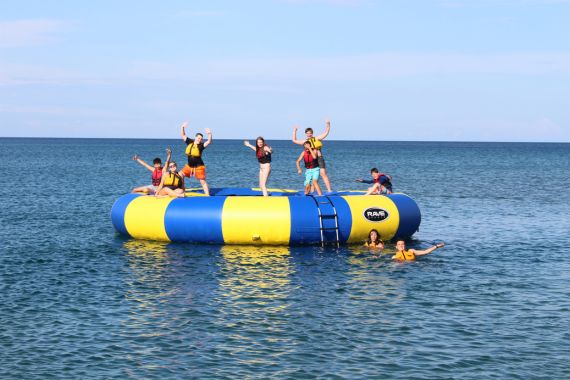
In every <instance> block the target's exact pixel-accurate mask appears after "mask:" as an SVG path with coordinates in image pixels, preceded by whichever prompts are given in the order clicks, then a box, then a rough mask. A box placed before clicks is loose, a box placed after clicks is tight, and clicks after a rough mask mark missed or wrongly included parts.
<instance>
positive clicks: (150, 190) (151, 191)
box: [144, 185, 158, 195]
mask: <svg viewBox="0 0 570 380" xmlns="http://www.w3.org/2000/svg"><path fill="white" fill-rule="evenodd" d="M144 188H145V190H147V191H145V193H147V194H150V195H152V194H155V193H156V190H157V189H158V186H154V185H148V186H145V187H144Z"/></svg>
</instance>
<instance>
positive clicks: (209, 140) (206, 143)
mask: <svg viewBox="0 0 570 380" xmlns="http://www.w3.org/2000/svg"><path fill="white" fill-rule="evenodd" d="M205 131H206V134H207V135H208V141H206V142H205V143H204V148H205V147H207V146H208V145H210V144H211V143H212V130H211V129H210V128H206V129H205Z"/></svg>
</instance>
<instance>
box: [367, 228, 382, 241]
mask: <svg viewBox="0 0 570 380" xmlns="http://www.w3.org/2000/svg"><path fill="white" fill-rule="evenodd" d="M380 241H381V240H380V234H379V233H378V231H377V230H375V229H372V230H370V232H369V233H368V242H369V243H378V242H380Z"/></svg>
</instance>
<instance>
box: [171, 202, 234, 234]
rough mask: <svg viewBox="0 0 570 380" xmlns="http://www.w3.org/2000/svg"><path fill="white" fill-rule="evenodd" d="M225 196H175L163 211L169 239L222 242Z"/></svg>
mask: <svg viewBox="0 0 570 380" xmlns="http://www.w3.org/2000/svg"><path fill="white" fill-rule="evenodd" d="M225 201H226V197H224V196H221V197H220V196H216V197H189V198H178V199H174V200H173V201H172V202H170V204H169V205H168V208H167V209H166V214H165V215H164V227H165V229H166V234H167V235H168V238H169V239H170V240H171V241H191V242H196V243H216V244H223V243H224V236H223V234H222V210H223V208H224V202H225Z"/></svg>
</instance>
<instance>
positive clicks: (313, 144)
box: [307, 137, 323, 149]
mask: <svg viewBox="0 0 570 380" xmlns="http://www.w3.org/2000/svg"><path fill="white" fill-rule="evenodd" d="M307 142H308V143H309V144H311V148H313V149H321V148H322V147H323V143H322V141H321V140H319V139H317V138H315V137H311V138H308V139H307Z"/></svg>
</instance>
